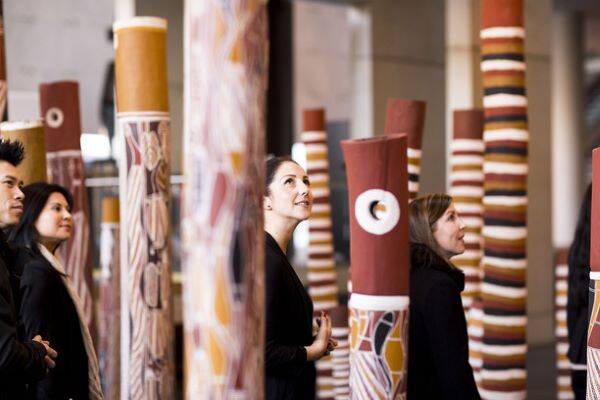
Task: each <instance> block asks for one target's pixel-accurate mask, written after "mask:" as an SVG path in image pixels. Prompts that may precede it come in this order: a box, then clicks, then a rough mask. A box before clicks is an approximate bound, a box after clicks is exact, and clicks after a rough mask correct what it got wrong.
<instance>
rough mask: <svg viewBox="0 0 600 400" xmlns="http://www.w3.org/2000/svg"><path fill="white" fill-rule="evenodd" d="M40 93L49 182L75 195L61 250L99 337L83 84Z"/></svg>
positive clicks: (45, 87)
mask: <svg viewBox="0 0 600 400" xmlns="http://www.w3.org/2000/svg"><path fill="white" fill-rule="evenodd" d="M39 92H40V111H41V116H42V118H43V120H44V134H45V138H44V139H45V144H46V161H47V168H48V181H49V182H51V183H56V184H59V185H61V186H64V187H65V188H67V189H68V190H69V192H71V194H72V195H73V209H72V210H71V214H72V216H73V235H72V236H71V238H70V239H69V240H68V241H67V243H66V245H63V246H61V247H60V249H59V253H60V257H61V260H62V262H63V265H64V266H65V269H66V272H67V274H69V275H70V276H71V278H72V280H73V284H74V285H75V288H76V290H77V294H78V295H79V298H80V299H81V301H82V306H83V312H84V316H85V321H86V323H87V325H88V329H89V330H90V333H91V334H92V337H95V334H94V332H95V331H96V329H95V324H94V316H93V312H94V302H93V299H92V292H93V280H92V270H93V266H92V253H91V249H90V245H91V243H90V223H89V221H90V219H89V204H88V199H87V190H86V188H85V171H84V167H83V159H82V158H81V145H80V137H81V119H80V114H79V85H78V84H77V82H73V81H62V82H52V83H42V84H41V85H40V88H39Z"/></svg>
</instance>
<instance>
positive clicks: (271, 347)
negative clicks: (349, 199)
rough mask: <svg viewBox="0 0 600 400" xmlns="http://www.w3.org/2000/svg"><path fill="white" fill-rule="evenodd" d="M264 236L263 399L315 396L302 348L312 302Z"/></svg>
mask: <svg viewBox="0 0 600 400" xmlns="http://www.w3.org/2000/svg"><path fill="white" fill-rule="evenodd" d="M265 236H266V237H265V267H266V268H265V275H266V299H265V303H266V310H267V315H266V319H267V323H266V342H265V399H278V400H279V399H302V400H304V399H314V398H315V378H316V370H315V365H314V363H313V362H308V361H306V350H305V349H304V346H309V345H310V344H311V343H312V341H313V337H312V314H313V304H312V301H311V299H310V297H309V296H308V293H307V292H306V289H304V286H302V283H301V282H300V279H298V276H297V275H296V272H294V269H293V268H292V266H291V265H290V263H289V262H288V259H287V257H286V256H285V254H284V253H283V251H281V249H280V247H279V245H278V244H277V242H276V241H275V239H273V237H272V236H271V235H269V234H268V233H267V234H266V235H265Z"/></svg>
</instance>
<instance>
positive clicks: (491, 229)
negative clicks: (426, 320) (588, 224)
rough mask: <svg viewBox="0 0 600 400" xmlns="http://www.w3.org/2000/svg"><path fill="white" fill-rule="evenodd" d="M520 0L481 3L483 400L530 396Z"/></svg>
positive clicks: (526, 136) (526, 135)
mask: <svg viewBox="0 0 600 400" xmlns="http://www.w3.org/2000/svg"><path fill="white" fill-rule="evenodd" d="M524 39H525V29H524V26H523V1H522V0H483V1H482V3H481V71H482V75H483V87H484V97H483V105H484V108H485V122H484V133H483V140H484V143H485V157H484V163H483V172H484V174H485V175H484V191H485V194H484V199H483V204H484V214H483V215H484V227H483V230H482V234H483V237H484V256H483V271H484V278H483V283H482V285H481V292H482V299H483V330H484V332H483V345H482V357H483V366H482V371H481V386H480V393H481V396H482V397H483V398H485V399H499V398H502V399H504V398H509V397H510V398H511V399H522V398H525V396H526V388H525V383H526V378H527V372H526V367H525V358H526V355H527V342H526V326H527V311H526V302H527V282H526V272H527V254H526V240H527V174H528V170H529V167H528V159H527V151H528V150H527V149H528V143H529V131H528V127H527V97H526V95H525V59H524V58H525V56H524V52H523V42H524Z"/></svg>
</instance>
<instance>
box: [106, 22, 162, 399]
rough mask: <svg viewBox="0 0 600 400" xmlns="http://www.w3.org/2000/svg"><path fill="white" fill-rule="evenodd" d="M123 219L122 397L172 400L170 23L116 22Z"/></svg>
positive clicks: (114, 29) (116, 66) (120, 186)
mask: <svg viewBox="0 0 600 400" xmlns="http://www.w3.org/2000/svg"><path fill="white" fill-rule="evenodd" d="M113 31H114V35H115V86H116V87H115V89H116V97H117V125H118V126H117V129H118V132H119V134H120V135H122V138H123V143H124V146H123V150H122V153H121V163H120V168H119V178H120V185H119V197H120V199H121V203H120V204H121V210H120V212H121V221H122V222H123V225H124V227H125V229H124V230H123V231H122V234H121V332H122V335H121V349H122V351H121V360H122V364H121V398H123V399H146V398H155V399H172V398H173V396H174V366H173V325H172V315H171V308H172V305H171V265H170V242H169V241H170V237H171V235H170V229H171V225H170V217H169V208H170V201H171V199H170V186H169V185H170V183H169V178H170V174H171V170H170V152H171V149H170V140H171V132H170V117H169V100H168V91H167V51H166V50H167V49H166V38H167V22H166V21H165V20H164V19H161V18H153V17H136V18H132V19H128V20H123V21H117V22H116V23H115V24H114V26H113Z"/></svg>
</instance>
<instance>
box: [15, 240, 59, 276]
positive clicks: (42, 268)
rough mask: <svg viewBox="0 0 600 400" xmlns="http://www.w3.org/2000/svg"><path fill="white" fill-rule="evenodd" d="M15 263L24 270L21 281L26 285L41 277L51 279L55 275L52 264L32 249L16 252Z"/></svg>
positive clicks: (22, 249)
mask: <svg viewBox="0 0 600 400" xmlns="http://www.w3.org/2000/svg"><path fill="white" fill-rule="evenodd" d="M15 262H16V264H17V265H19V266H20V267H21V268H22V271H23V273H22V276H21V280H22V281H24V282H25V283H27V282H28V280H30V279H37V278H39V277H40V276H44V277H49V276H53V275H54V274H53V269H52V266H51V265H50V263H49V262H48V261H46V259H44V258H43V257H42V256H40V255H37V254H35V253H34V252H33V251H31V250H30V249H27V248H19V249H18V250H17V251H16V257H15Z"/></svg>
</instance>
